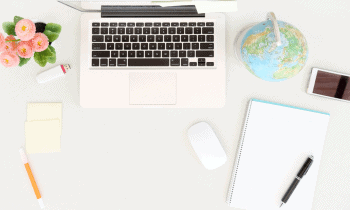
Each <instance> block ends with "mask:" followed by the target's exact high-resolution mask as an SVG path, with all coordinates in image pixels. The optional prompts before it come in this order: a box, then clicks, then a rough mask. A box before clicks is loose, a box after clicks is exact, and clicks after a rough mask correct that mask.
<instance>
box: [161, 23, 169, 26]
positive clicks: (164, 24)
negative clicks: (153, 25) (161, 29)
mask: <svg viewBox="0 0 350 210" xmlns="http://www.w3.org/2000/svg"><path fill="white" fill-rule="evenodd" d="M162 26H170V23H163V24H162Z"/></svg>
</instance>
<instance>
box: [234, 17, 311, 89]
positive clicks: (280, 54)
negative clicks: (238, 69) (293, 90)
mask: <svg viewBox="0 0 350 210" xmlns="http://www.w3.org/2000/svg"><path fill="white" fill-rule="evenodd" d="M278 25H279V28H280V30H281V33H280V36H281V42H282V45H280V46H277V47H276V46H275V45H274V43H275V34H274V31H273V25H272V22H271V21H265V22H262V23H259V24H257V25H255V26H253V27H252V28H251V29H250V30H248V32H247V33H246V34H245V35H244V37H243V41H242V43H241V56H242V60H243V63H244V64H245V66H246V67H247V68H248V70H249V71H250V72H251V73H252V74H254V75H255V76H257V77H259V78H261V79H263V80H266V81H270V82H277V81H284V80H286V79H288V78H291V77H293V76H295V75H296V74H297V73H299V71H300V70H301V69H302V67H303V66H304V65H305V62H306V60H307V56H308V52H307V51H308V49H307V45H306V40H305V39H304V37H303V36H302V35H301V33H300V32H299V31H298V29H296V28H294V27H293V26H292V25H290V24H288V23H285V22H282V21H278ZM286 35H287V36H288V37H286Z"/></svg>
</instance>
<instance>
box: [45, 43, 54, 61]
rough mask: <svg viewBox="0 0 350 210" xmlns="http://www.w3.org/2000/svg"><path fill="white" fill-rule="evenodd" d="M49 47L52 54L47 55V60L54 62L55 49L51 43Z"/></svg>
mask: <svg viewBox="0 0 350 210" xmlns="http://www.w3.org/2000/svg"><path fill="white" fill-rule="evenodd" d="M49 49H50V51H51V52H52V53H53V54H54V55H53V56H51V57H48V58H47V62H49V63H52V64H54V63H56V50H55V48H54V47H52V46H51V45H49Z"/></svg>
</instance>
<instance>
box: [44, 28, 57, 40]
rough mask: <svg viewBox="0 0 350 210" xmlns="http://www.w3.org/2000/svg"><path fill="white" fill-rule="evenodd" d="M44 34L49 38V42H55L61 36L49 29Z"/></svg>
mask: <svg viewBox="0 0 350 210" xmlns="http://www.w3.org/2000/svg"><path fill="white" fill-rule="evenodd" d="M44 34H45V35H46V36H47V38H49V42H53V41H55V40H56V39H57V38H58V37H59V35H60V34H59V33H56V32H52V31H50V30H47V29H46V30H45V31H44Z"/></svg>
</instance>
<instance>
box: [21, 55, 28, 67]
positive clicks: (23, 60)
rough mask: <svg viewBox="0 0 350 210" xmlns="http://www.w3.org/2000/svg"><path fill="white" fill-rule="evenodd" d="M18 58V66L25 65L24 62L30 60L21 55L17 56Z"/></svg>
mask: <svg viewBox="0 0 350 210" xmlns="http://www.w3.org/2000/svg"><path fill="white" fill-rule="evenodd" d="M19 60H20V62H19V66H20V67H22V66H23V65H25V64H27V63H28V61H29V60H30V58H21V57H19Z"/></svg>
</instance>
